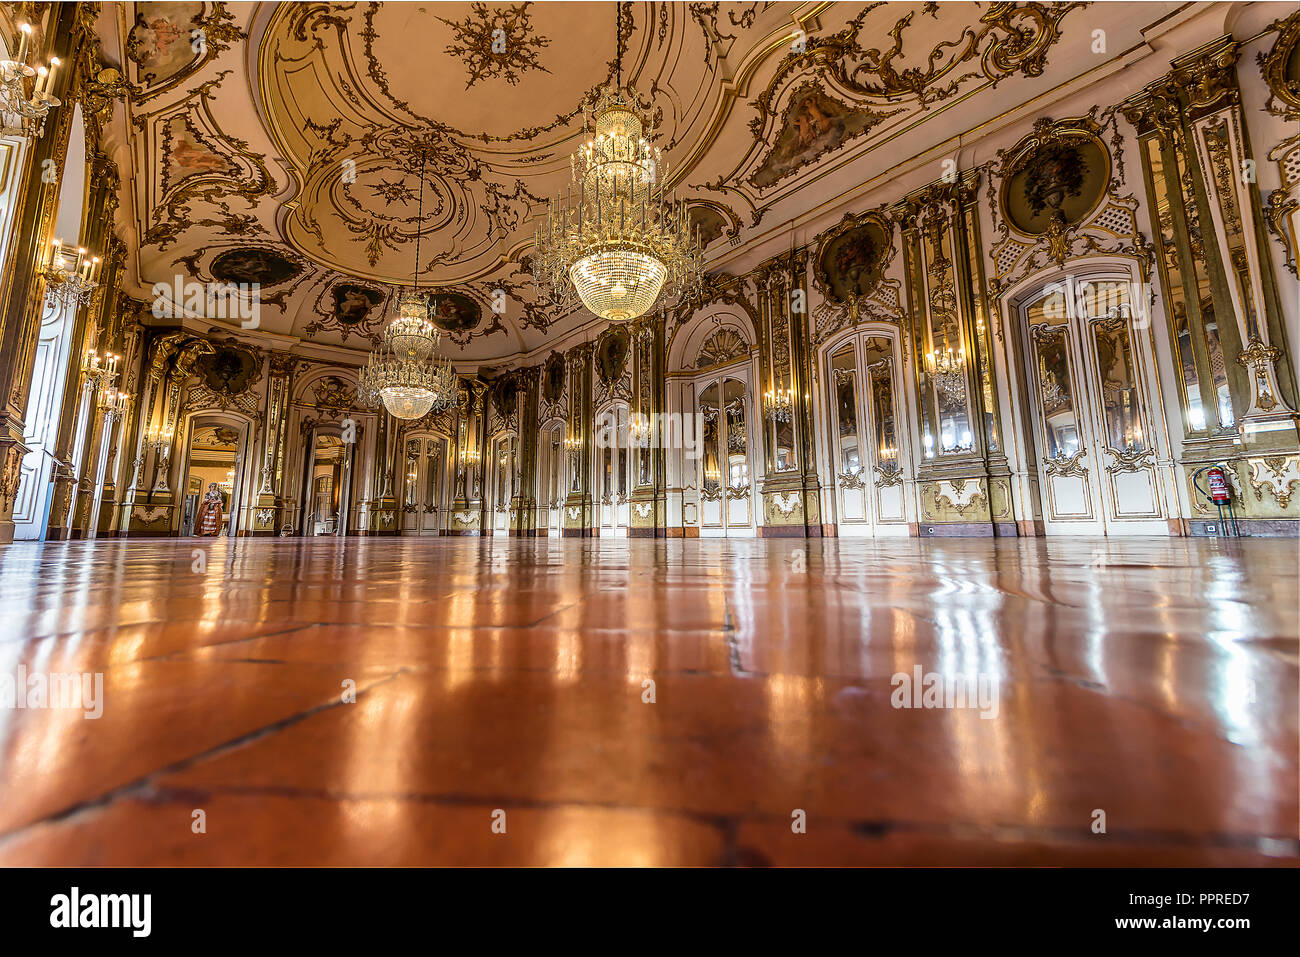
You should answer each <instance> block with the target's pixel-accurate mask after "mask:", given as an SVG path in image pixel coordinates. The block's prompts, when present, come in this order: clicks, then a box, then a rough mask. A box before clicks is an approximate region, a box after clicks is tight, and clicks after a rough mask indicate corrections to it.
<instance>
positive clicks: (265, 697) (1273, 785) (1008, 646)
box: [0, 538, 1300, 865]
mask: <svg viewBox="0 0 1300 957" xmlns="http://www.w3.org/2000/svg"><path fill="white" fill-rule="evenodd" d="M196 544H197V545H198V547H206V549H207V551H206V554H205V559H206V568H205V569H204V570H202V571H195V570H194V569H195V567H196V564H195V558H194V555H193V552H192V550H193V549H194V548H195V547H196ZM1297 564H1298V550H1297V544H1296V543H1295V542H1294V541H1280V540H1273V541H1267V540H1248V541H1238V542H1228V541H1204V540H1188V539H1146V540H1140V541H1117V540H1110V541H1106V540H1086V541H1084V540H1080V541H1070V540H1059V539H1052V540H998V541H975V540H965V541H962V540H947V541H924V542H922V541H918V540H887V541H851V540H835V539H828V540H825V541H812V542H791V541H783V540H773V541H761V540H760V541H754V540H748V541H743V540H742V541H734V540H733V541H709V540H705V541H688V542H683V541H670V542H662V541H660V542H654V541H644V540H637V541H631V542H627V541H611V540H603V541H602V540H591V541H579V540H572V539H563V540H557V539H549V540H548V539H537V540H509V539H502V538H497V539H483V540H478V539H463V538H462V539H455V538H452V539H448V538H444V539H362V540H357V539H353V540H349V541H347V542H338V541H335V540H326V539H317V540H299V539H282V540H258V541H251V540H243V541H239V542H234V543H232V542H229V541H225V540H221V541H215V542H213V541H210V540H209V541H208V542H206V543H202V544H199V543H196V542H195V541H193V540H184V541H180V540H172V541H152V542H149V541H133V542H125V541H100V542H74V543H65V544H45V545H39V544H16V545H12V546H6V547H0V622H2V624H0V674H3V673H5V672H8V673H10V674H17V673H19V672H18V669H19V668H20V666H25V668H26V671H27V673H29V674H31V673H36V672H63V673H67V672H79V671H80V672H102V673H103V676H104V678H103V681H104V711H103V716H102V717H101V718H100V719H98V720H86V719H84V718H83V717H82V714H81V712H79V711H70V710H66V709H63V710H54V709H45V710H33V709H22V710H18V709H14V710H0V863H2V864H9V865H17V864H23V865H28V864H86V865H151V864H269V865H289V864H329V865H347V864H367V865H371V864H375V865H379V864H393V865H414V864H526V865H550V864H579V865H583V864H598V865H620V864H626V865H643V864H647V865H648V864H667V865H690V864H702V865H710V864H768V863H770V864H832V863H834V864H1083V865H1101V864H1126V865H1127V864H1189V865H1202V864H1204V865H1270V864H1272V865H1277V864H1283V865H1296V864H1297V863H1300V841H1298V840H1297V816H1298V814H1300V809H1298V808H1297V748H1298V747H1300V742H1298V739H1297V680H1298V679H1297V631H1298V627H1300V624H1298V622H1297V617H1298V608H1297V572H1298V568H1297ZM916 665H921V666H922V667H923V669H924V671H926V672H937V673H944V674H971V675H974V674H976V673H978V674H983V675H986V676H990V677H996V678H997V679H998V690H999V700H998V713H997V716H996V717H989V718H985V717H981V713H980V712H979V711H977V710H974V709H972V708H966V709H925V708H920V709H899V708H895V707H893V706H892V705H891V695H892V694H893V691H894V684H893V682H892V680H891V678H892V676H893V675H894V674H895V673H908V674H911V673H912V672H913V669H914V666H916ZM647 680H651V681H653V682H654V684H653V686H647V685H646V681H647ZM348 681H353V682H355V684H356V688H357V693H356V701H355V703H347V702H345V701H344V700H343V691H342V689H343V688H344V683H345V682H348ZM648 687H650V688H651V690H653V698H654V700H653V703H647V701H646V700H645V699H646V698H648V697H650V694H649V691H648V690H647V688H648ZM196 810H201V811H203V812H204V818H205V822H206V832H205V833H194V825H193V821H194V820H195V816H194V812H195V811H196ZM1098 810H1100V811H1104V813H1105V826H1106V832H1105V833H1104V834H1100V833H1094V824H1093V822H1094V821H1095V820H1099V819H1098V818H1097V815H1096V812H1097V811H1098ZM798 811H802V812H804V815H805V816H806V833H794V829H793V828H792V821H793V820H794V819H795V817H796V816H797V812H798ZM497 812H504V815H502V814H500V813H497ZM502 820H504V826H505V833H504V834H502V833H495V832H494V829H493V824H494V821H496V822H498V830H499V829H500V823H499V822H501V821H502Z"/></svg>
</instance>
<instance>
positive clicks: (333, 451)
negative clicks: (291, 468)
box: [298, 432, 347, 535]
mask: <svg viewBox="0 0 1300 957" xmlns="http://www.w3.org/2000/svg"><path fill="white" fill-rule="evenodd" d="M307 454H308V456H309V458H308V462H307V468H306V469H305V470H304V472H305V484H306V487H305V488H304V490H303V503H304V505H305V507H304V509H303V513H302V524H301V526H300V527H299V529H298V534H300V535H339V534H341V533H342V531H343V529H344V527H345V525H346V522H347V518H346V515H345V514H344V504H345V503H346V501H347V497H346V494H345V489H344V472H345V464H346V458H347V448H346V447H345V446H344V444H343V438H342V436H340V435H337V434H335V433H333V432H317V433H316V435H315V439H314V440H313V442H312V444H311V446H310V447H309V448H308V450H307Z"/></svg>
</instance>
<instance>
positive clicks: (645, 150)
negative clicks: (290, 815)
mask: <svg viewBox="0 0 1300 957" xmlns="http://www.w3.org/2000/svg"><path fill="white" fill-rule="evenodd" d="M615 7H616V8H617V10H618V17H619V22H618V33H617V35H616V37H617V39H616V43H617V44H618V54H617V56H618V64H619V66H618V87H617V88H615V89H612V90H606V91H605V92H604V93H602V94H601V95H600V97H599V98H598V99H597V100H596V103H595V105H594V107H593V109H592V110H591V112H590V113H589V114H587V116H586V121H585V122H584V129H591V130H593V131H594V133H595V138H594V139H591V140H588V141H587V143H585V144H584V145H583V146H581V147H579V149H578V151H577V152H576V153H574V154H573V155H572V156H571V157H570V159H569V177H570V183H569V188H568V191H567V193H566V194H565V195H564V196H563V197H562V198H561V200H560V202H559V208H558V209H557V208H556V203H555V202H551V203H549V204H548V205H547V208H546V225H545V228H543V227H542V226H540V225H539V226H538V227H537V232H536V234H535V236H534V239H533V246H534V249H535V250H536V254H535V255H534V257H533V278H534V280H535V281H536V283H537V287H538V288H539V289H542V290H547V291H548V292H549V294H550V298H551V300H552V301H553V302H555V303H556V304H557V305H559V306H560V307H561V308H564V309H568V308H571V307H572V306H573V305H574V296H575V294H576V296H577V298H579V299H581V300H582V303H583V305H585V306H586V307H587V308H588V309H590V310H591V311H592V312H594V313H595V314H596V315H598V316H600V317H601V318H602V319H607V320H610V321H615V322H621V321H626V320H629V319H635V318H637V317H638V316H643V315H645V314H646V313H647V312H649V311H650V310H651V309H653V308H654V307H655V305H656V303H659V302H660V301H663V302H665V303H666V302H668V301H670V300H676V299H678V298H680V297H681V296H683V295H684V294H686V293H688V292H689V291H690V290H691V289H692V288H694V287H695V286H697V285H698V283H699V280H700V274H701V270H702V264H703V256H702V255H701V252H700V245H699V241H698V237H697V236H696V235H694V234H693V232H692V228H691V224H690V220H689V219H688V217H687V215H686V207H685V206H684V205H682V204H680V203H678V202H677V201H676V198H675V196H674V195H673V194H672V193H670V192H669V191H668V190H667V187H666V185H665V182H664V180H665V178H666V176H667V164H666V163H664V162H663V160H662V158H661V156H660V153H659V150H658V149H657V148H655V147H653V146H651V144H650V140H651V139H652V137H653V129H651V127H650V122H649V117H648V115H647V114H646V112H645V110H643V109H642V108H641V105H640V104H639V103H638V101H637V96H636V91H635V90H634V89H633V88H632V87H631V86H629V87H628V88H627V91H626V92H624V90H623V88H622V86H623V66H622V63H623V47H622V43H623V38H622V12H623V5H622V4H621V3H618V4H615Z"/></svg>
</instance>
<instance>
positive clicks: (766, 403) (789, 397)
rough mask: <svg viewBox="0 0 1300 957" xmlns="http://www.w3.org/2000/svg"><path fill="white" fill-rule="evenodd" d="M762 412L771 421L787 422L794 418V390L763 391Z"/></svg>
mask: <svg viewBox="0 0 1300 957" xmlns="http://www.w3.org/2000/svg"><path fill="white" fill-rule="evenodd" d="M763 412H764V413H765V414H766V415H767V416H768V417H769V418H770V419H772V421H773V422H789V421H790V420H791V419H792V418H794V390H793V389H768V390H767V391H766V392H764V393H763Z"/></svg>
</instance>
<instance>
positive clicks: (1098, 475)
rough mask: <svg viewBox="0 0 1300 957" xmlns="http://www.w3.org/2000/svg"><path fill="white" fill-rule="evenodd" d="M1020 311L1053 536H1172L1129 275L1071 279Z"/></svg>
mask: <svg viewBox="0 0 1300 957" xmlns="http://www.w3.org/2000/svg"><path fill="white" fill-rule="evenodd" d="M1047 288H1048V289H1049V290H1051V291H1050V293H1049V294H1048V295H1046V296H1044V297H1042V298H1040V299H1038V300H1037V301H1035V302H1031V303H1029V304H1028V305H1027V306H1026V307H1025V308H1022V310H1021V314H1022V317H1023V318H1024V321H1025V322H1026V324H1027V328H1028V333H1029V334H1028V336H1027V346H1028V351H1029V359H1030V368H1031V369H1032V375H1031V377H1030V391H1031V392H1032V397H1031V406H1032V413H1033V419H1034V423H1035V429H1036V431H1037V433H1038V440H1039V446H1040V449H1041V450H1042V453H1043V454H1042V455H1041V456H1040V461H1039V463H1038V467H1039V475H1040V479H1041V484H1042V487H1043V489H1044V492H1045V496H1044V499H1045V501H1044V505H1045V527H1046V530H1047V532H1048V533H1049V534H1083V535H1125V534H1128V535H1150V534H1167V529H1166V528H1165V525H1164V521H1163V508H1162V506H1161V501H1160V493H1159V488H1158V485H1157V477H1156V472H1155V463H1154V453H1153V451H1152V449H1151V448H1150V446H1149V445H1148V435H1149V431H1150V430H1149V419H1148V415H1147V409H1148V408H1149V405H1148V401H1147V397H1146V391H1145V387H1144V385H1143V381H1142V376H1141V375H1140V370H1139V363H1138V362H1137V361H1136V359H1135V356H1134V353H1133V348H1132V343H1133V341H1134V339H1133V335H1132V332H1133V330H1132V318H1131V316H1132V311H1131V309H1130V308H1129V303H1128V294H1129V292H1128V291H1129V288H1130V284H1129V280H1127V279H1124V280H1117V279H1088V280H1082V281H1079V282H1078V283H1077V284H1076V283H1075V282H1074V281H1073V280H1070V281H1068V282H1066V283H1063V284H1055V285H1050V286H1048V287H1047Z"/></svg>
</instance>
